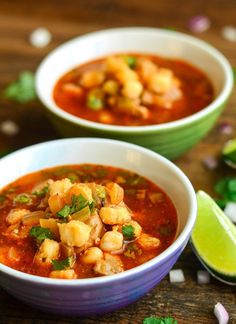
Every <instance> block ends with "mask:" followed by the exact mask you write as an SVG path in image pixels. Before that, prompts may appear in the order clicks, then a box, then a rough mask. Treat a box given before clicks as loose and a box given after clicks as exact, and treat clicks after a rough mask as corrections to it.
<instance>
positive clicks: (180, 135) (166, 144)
mask: <svg viewBox="0 0 236 324" xmlns="http://www.w3.org/2000/svg"><path fill="white" fill-rule="evenodd" d="M119 52H123V53H124V52H136V53H151V54H156V55H159V56H165V57H169V58H178V59H181V60H185V61H187V62H189V63H190V64H193V65H194V66H196V67H198V68H199V69H201V70H202V71H204V72H205V73H206V74H207V76H208V77H209V79H210V80H211V82H212V84H213V87H214V91H215V98H214V101H213V102H212V103H211V104H210V105H208V106H207V107H205V108H204V109H203V110H201V111H199V112H197V113H195V114H193V115H191V116H189V117H186V118H182V119H179V120H177V121H173V122H169V123H164V124H159V125H150V126H132V127H129V126H115V125H105V124H101V123H95V122H91V121H88V120H85V119H82V118H79V117H76V116H74V115H71V114H69V113H67V112H65V111H63V110H62V109H60V108H59V107H58V106H57V105H56V103H55V102H54V100H53V96H52V92H53V88H54V86H55V83H56V82H57V80H58V79H59V78H60V77H61V76H62V75H63V74H64V73H66V72H68V71H69V70H70V69H72V68H74V67H75V66H77V65H79V64H82V63H85V62H87V61H90V60H94V59H97V58H99V57H102V56H106V55H110V54H113V53H119ZM232 88H233V74H232V69H231V66H230V64H229V62H228V61H227V59H226V58H225V57H224V56H223V55H222V54H221V53H220V52H219V51H218V50H216V49H215V48H214V47H212V46H211V45H209V44H207V43H205V42H203V41H201V40H198V39H196V38H194V37H191V36H188V35H185V34H182V33H179V32H175V31H170V30H162V29H157V28H144V27H140V28H138V27H135V28H115V29H108V30H103V31H99V32H95V33H91V34H87V35H85V36H80V37H77V38H75V39H73V40H71V41H68V42H66V43H65V44H63V45H61V46H59V47H58V48H56V49H55V50H54V51H53V52H52V53H51V54H49V55H48V56H47V57H46V58H45V59H44V60H43V62H42V63H41V64H40V66H39V68H38V70H37V73H36V90H37V94H38V96H39V98H40V100H41V101H42V103H43V105H44V107H45V108H46V112H47V114H48V116H49V118H50V119H51V121H52V123H53V124H54V125H55V127H56V129H57V130H58V132H59V133H60V134H61V135H62V136H64V137H75V136H78V137H83V136H86V137H88V136H91V137H104V138H112V139H118V140H123V141H127V142H131V143H135V144H138V145H142V146H144V147H147V148H149V149H151V150H153V151H156V152H158V153H160V154H161V155H163V156H165V157H167V158H169V159H175V158H177V157H179V156H180V155H182V154H183V153H184V152H185V151H187V150H188V149H189V148H191V147H192V146H194V145H195V144H196V143H197V142H199V141H200V140H201V139H202V138H203V137H204V136H206V134H207V133H208V132H209V131H210V129H211V128H212V127H213V126H214V124H215V122H216V120H217V119H218V117H219V116H220V114H221V112H222V111H223V109H224V107H225V105H226V103H227V100H228V98H229V96H230V93H231V91H232Z"/></svg>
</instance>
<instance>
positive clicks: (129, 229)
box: [122, 225, 135, 240]
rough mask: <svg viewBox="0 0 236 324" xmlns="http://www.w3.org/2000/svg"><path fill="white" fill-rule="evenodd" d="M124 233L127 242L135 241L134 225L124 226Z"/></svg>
mask: <svg viewBox="0 0 236 324" xmlns="http://www.w3.org/2000/svg"><path fill="white" fill-rule="evenodd" d="M122 233H123V235H124V238H125V239H127V240H133V239H134V237H135V235H134V227H133V226H132V225H124V226H122Z"/></svg>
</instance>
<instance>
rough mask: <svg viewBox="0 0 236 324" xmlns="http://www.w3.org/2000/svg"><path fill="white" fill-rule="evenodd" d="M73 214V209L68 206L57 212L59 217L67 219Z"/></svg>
mask: <svg viewBox="0 0 236 324" xmlns="http://www.w3.org/2000/svg"><path fill="white" fill-rule="evenodd" d="M70 214H71V208H70V206H68V205H65V206H64V207H62V209H60V210H59V211H58V212H57V216H58V217H60V218H67V217H68V216H69V215H70Z"/></svg>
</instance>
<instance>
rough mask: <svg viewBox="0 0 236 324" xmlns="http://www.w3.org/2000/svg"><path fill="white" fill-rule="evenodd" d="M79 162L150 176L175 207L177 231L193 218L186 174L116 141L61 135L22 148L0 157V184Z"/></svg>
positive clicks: (153, 156) (192, 200)
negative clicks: (31, 173)
mask: <svg viewBox="0 0 236 324" xmlns="http://www.w3.org/2000/svg"><path fill="white" fill-rule="evenodd" d="M81 163H93V164H103V165H110V166H116V167H120V168H123V169H127V170H131V171H133V172H136V173H138V174H140V175H142V176H144V177H146V178H148V179H151V180H152V181H153V182H154V183H156V184H157V185H158V186H159V187H161V188H162V189H163V190H164V191H165V192H166V193H167V194H168V195H169V197H170V198H171V200H172V202H173V203H174V205H175V207H176V209H177V213H178V218H179V228H178V234H180V233H181V232H182V231H183V229H184V228H185V227H186V224H187V223H188V222H190V223H192V222H193V218H194V216H193V214H194V212H193V210H194V202H195V193H194V191H193V188H192V186H191V184H190V182H189V181H188V179H187V178H186V176H185V175H184V174H183V173H182V172H181V171H180V170H179V169H178V168H177V167H176V166H175V165H174V164H173V163H171V162H170V161H168V160H167V159H165V158H163V157H161V156H159V155H158V154H156V153H153V152H151V151H149V150H146V149H143V148H141V147H138V146H136V145H132V144H127V143H124V142H119V141H112V140H104V139H86V138H85V139H64V140H56V141H52V142H46V143H42V144H38V145H34V146H32V147H28V148H26V149H22V150H20V151H18V152H16V153H12V154H10V155H9V156H7V157H5V158H4V159H2V160H0V169H1V170H4V172H2V174H1V177H0V188H1V187H4V186H6V185H7V184H8V183H11V182H12V181H14V180H15V179H17V178H19V177H21V176H23V175H25V174H27V173H30V172H34V171H37V170H40V169H44V168H48V167H53V166H57V165H65V164H81ZM190 215H192V216H191V217H192V219H190V218H191V217H190ZM192 224H193V223H192Z"/></svg>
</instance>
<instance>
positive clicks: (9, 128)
mask: <svg viewBox="0 0 236 324" xmlns="http://www.w3.org/2000/svg"><path fill="white" fill-rule="evenodd" d="M0 131H1V132H2V133H3V134H4V135H7V136H14V135H16V134H17V133H19V126H18V125H17V124H16V123H15V122H14V121H13V120H5V121H4V122H2V123H1V124H0Z"/></svg>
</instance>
